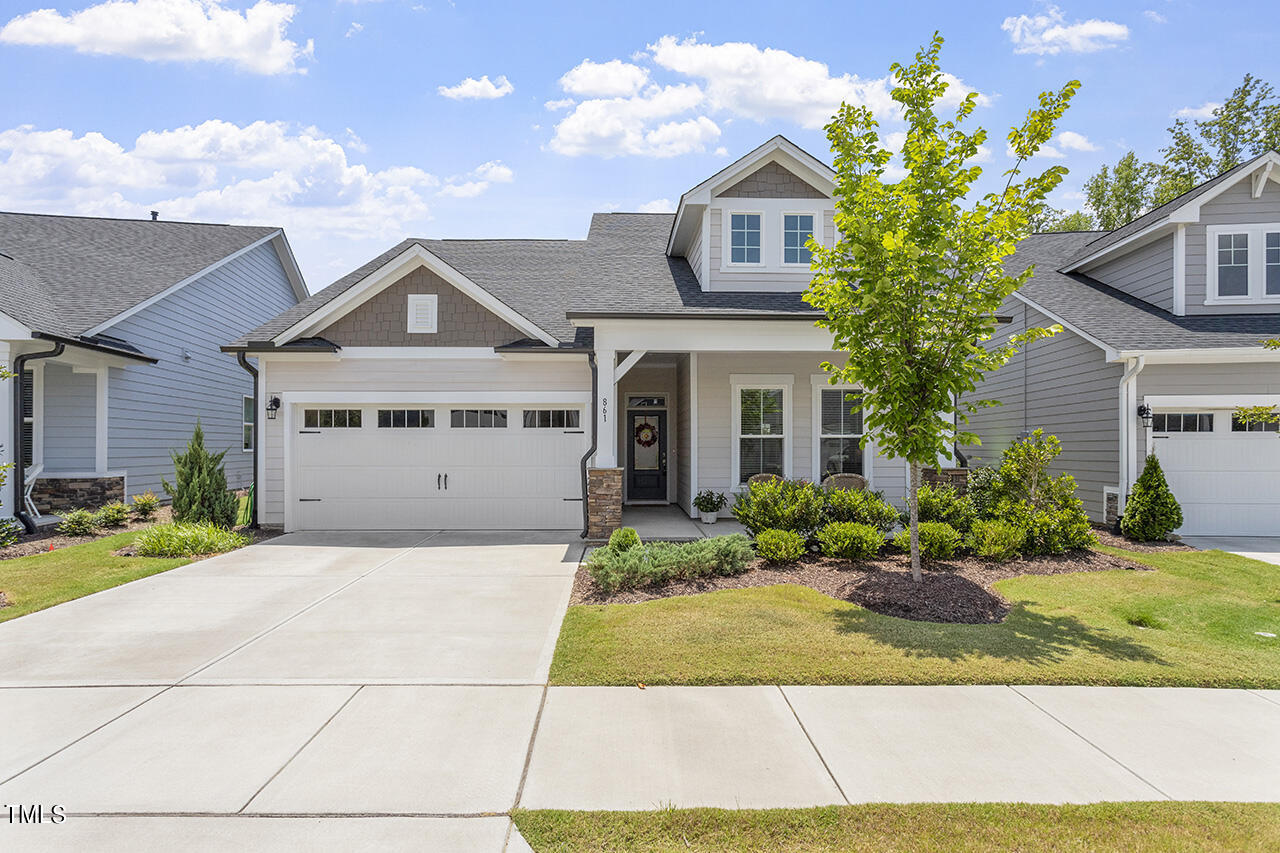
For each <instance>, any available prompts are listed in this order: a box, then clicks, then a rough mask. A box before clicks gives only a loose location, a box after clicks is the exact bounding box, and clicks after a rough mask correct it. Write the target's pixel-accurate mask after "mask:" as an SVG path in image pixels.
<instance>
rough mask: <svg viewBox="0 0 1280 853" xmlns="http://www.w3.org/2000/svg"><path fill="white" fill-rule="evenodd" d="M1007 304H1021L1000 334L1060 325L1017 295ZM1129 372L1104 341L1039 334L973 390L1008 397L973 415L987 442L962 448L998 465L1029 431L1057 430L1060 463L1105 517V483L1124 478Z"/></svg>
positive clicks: (1088, 505) (1090, 506)
mask: <svg viewBox="0 0 1280 853" xmlns="http://www.w3.org/2000/svg"><path fill="white" fill-rule="evenodd" d="M1006 308H1010V309H1013V310H1011V311H1010V313H1011V314H1013V316H1014V322H1013V323H1011V324H1008V325H1006V326H1003V327H1001V330H1000V333H999V337H998V338H997V342H1000V341H1001V339H1003V340H1007V338H1008V336H1009V335H1010V334H1012V333H1014V332H1017V331H1022V330H1024V329H1026V328H1028V327H1035V326H1048V325H1052V320H1050V319H1049V318H1048V317H1045V316H1044V315H1042V314H1040V313H1039V312H1037V311H1035V310H1033V309H1030V308H1025V307H1024V308H1022V309H1021V310H1018V307H1017V306H1016V305H1014V304H1013V303H1012V302H1011V303H1009V304H1008V305H1007V306H1006ZM1001 310H1002V312H1003V311H1004V310H1005V309H1003V308H1002V309H1001ZM1122 374H1123V369H1122V368H1121V366H1120V365H1119V364H1109V363H1108V362H1107V361H1106V356H1105V355H1104V354H1103V351H1102V350H1101V349H1099V348H1098V347H1097V346H1095V345H1094V344H1092V343H1090V342H1089V341H1087V340H1085V339H1084V338H1082V337H1080V336H1079V335H1076V334H1074V333H1073V332H1070V331H1067V330H1063V331H1062V332H1060V333H1058V334H1057V335H1055V336H1053V337H1052V338H1048V339H1046V340H1040V341H1035V342H1033V343H1031V344H1029V345H1028V346H1027V347H1026V349H1025V351H1024V352H1022V353H1020V354H1019V355H1017V356H1015V357H1014V358H1013V359H1012V360H1011V361H1010V362H1009V363H1008V364H1006V365H1005V366H1004V367H1002V368H1001V369H1000V370H998V371H996V372H995V373H994V374H991V375H990V376H988V378H987V379H986V381H985V382H983V384H982V385H980V386H979V387H978V389H977V391H976V392H975V394H974V395H972V396H973V397H974V398H976V399H997V400H1002V401H1003V403H1004V405H1003V406H999V407H992V408H987V409H982V410H979V412H977V413H976V414H975V415H974V416H972V419H971V421H970V424H969V430H970V431H971V432H974V433H976V434H977V435H978V436H979V437H980V438H981V439H982V445H981V447H972V446H971V447H967V448H962V450H963V451H964V452H965V454H966V455H970V456H971V458H976V459H980V460H981V461H982V463H983V464H985V465H995V464H998V463H999V457H1000V454H1001V453H1002V452H1003V451H1004V450H1005V449H1006V448H1007V447H1008V446H1009V445H1010V444H1011V443H1012V442H1013V441H1014V440H1016V439H1017V438H1018V435H1019V434H1021V433H1023V432H1024V431H1031V430H1034V429H1037V428H1040V429H1043V430H1044V431H1045V432H1046V433H1051V434H1053V435H1056V436H1057V437H1058V439H1059V440H1060V441H1061V442H1062V455H1061V456H1059V457H1058V459H1057V460H1056V461H1055V463H1054V466H1053V470H1054V471H1056V472H1058V473H1067V474H1071V475H1072V476H1073V477H1075V478H1076V482H1077V484H1078V486H1079V489H1078V491H1077V494H1078V495H1079V497H1080V499H1081V500H1083V501H1084V505H1085V509H1086V510H1087V511H1088V513H1089V515H1090V516H1091V517H1093V518H1094V519H1095V520H1101V519H1102V517H1103V498H1102V489H1103V487H1104V486H1115V485H1117V484H1118V483H1119V480H1120V425H1119V411H1118V406H1119V396H1118V395H1119V386H1120V377H1121V375H1122Z"/></svg>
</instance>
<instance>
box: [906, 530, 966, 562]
mask: <svg viewBox="0 0 1280 853" xmlns="http://www.w3.org/2000/svg"><path fill="white" fill-rule="evenodd" d="M962 543H963V540H962V538H961V536H960V533H959V531H957V530H956V529H955V528H954V527H952V526H951V525H950V524H947V523H945V522H942V521H922V522H920V556H922V557H924V558H925V559H927V560H949V559H951V558H952V557H954V556H955V555H956V554H957V553H958V552H959V551H960V546H961V544H962ZM893 544H894V547H896V548H899V549H901V550H903V551H910V550H911V531H910V530H899V531H898V533H897V534H896V535H895V536H894V537H893Z"/></svg>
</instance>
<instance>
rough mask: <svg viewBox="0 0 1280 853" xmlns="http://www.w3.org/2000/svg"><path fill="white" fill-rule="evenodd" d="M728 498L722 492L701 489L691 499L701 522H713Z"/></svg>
mask: <svg viewBox="0 0 1280 853" xmlns="http://www.w3.org/2000/svg"><path fill="white" fill-rule="evenodd" d="M728 502H729V499H728V498H726V497H725V496H724V494H723V493H722V492H714V491H712V490H711V489H703V490H702V491H700V492H698V494H697V495H696V496H695V497H694V499H693V506H694V508H696V509H697V510H698V515H699V517H701V519H702V523H703V524H715V523H716V514H717V513H719V512H720V510H722V509H724V506H725V504H727V503H728Z"/></svg>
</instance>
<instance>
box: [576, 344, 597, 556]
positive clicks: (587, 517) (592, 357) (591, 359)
mask: <svg viewBox="0 0 1280 853" xmlns="http://www.w3.org/2000/svg"><path fill="white" fill-rule="evenodd" d="M587 365H588V366H589V367H590V368H591V409H590V411H589V412H588V415H589V417H590V418H591V446H590V447H588V448H587V452H586V453H584V454H583V456H582V462H581V468H582V535H581V537H580V538H582V539H586V538H587V530H588V528H590V527H591V503H590V501H589V500H588V495H587V462H588V461H589V460H590V459H591V457H592V456H595V454H596V444H597V443H598V441H599V438H598V436H597V434H596V433H597V429H598V425H597V422H596V408H597V407H598V406H599V405H600V369H599V367H598V366H597V365H596V354H595V352H594V351H592V352H588V353H587Z"/></svg>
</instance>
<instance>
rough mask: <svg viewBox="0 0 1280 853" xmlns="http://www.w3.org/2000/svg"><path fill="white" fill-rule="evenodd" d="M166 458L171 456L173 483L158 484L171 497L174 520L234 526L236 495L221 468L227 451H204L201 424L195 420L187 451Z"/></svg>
mask: <svg viewBox="0 0 1280 853" xmlns="http://www.w3.org/2000/svg"><path fill="white" fill-rule="evenodd" d="M169 455H170V456H171V457H173V468H174V478H173V479H174V484H173V485H170V484H169V481H168V480H165V479H163V478H162V479H161V480H160V484H161V485H162V486H164V490H165V492H167V493H168V495H169V497H171V498H173V520H174V521H179V522H191V523H196V524H199V523H204V522H212V523H213V524H216V525H218V526H219V527H231V525H233V524H235V521H236V505H237V501H236V496H235V495H234V494H232V493H231V491H230V490H229V489H228V488H227V472H226V471H225V470H224V469H223V467H222V457H224V456H226V455H227V451H225V450H224V451H222V452H221V453H210V452H209V451H208V450H206V449H205V447H204V430H203V429H202V428H201V427H200V421H198V420H197V421H196V429H195V432H194V433H192V435H191V441H189V442H187V450H186V452H185V453H173V452H171V453H170V454H169Z"/></svg>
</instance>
